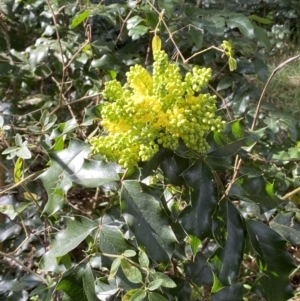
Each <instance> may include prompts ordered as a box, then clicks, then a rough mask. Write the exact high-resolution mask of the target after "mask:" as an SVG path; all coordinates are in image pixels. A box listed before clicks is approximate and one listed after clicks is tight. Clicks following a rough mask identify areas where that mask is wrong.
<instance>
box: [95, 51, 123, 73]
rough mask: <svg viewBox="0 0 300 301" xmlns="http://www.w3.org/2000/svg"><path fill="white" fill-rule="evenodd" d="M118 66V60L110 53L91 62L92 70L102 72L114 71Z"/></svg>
mask: <svg viewBox="0 0 300 301" xmlns="http://www.w3.org/2000/svg"><path fill="white" fill-rule="evenodd" d="M118 64H119V61H118V59H117V58H116V57H115V56H114V55H112V54H111V53H107V54H104V55H103V56H102V57H101V58H99V59H95V60H93V61H92V63H91V66H92V67H93V68H99V69H104V70H111V69H114V68H115V66H116V65H118Z"/></svg>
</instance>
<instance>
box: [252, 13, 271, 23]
mask: <svg viewBox="0 0 300 301" xmlns="http://www.w3.org/2000/svg"><path fill="white" fill-rule="evenodd" d="M248 18H249V19H250V20H253V21H257V22H259V23H261V24H273V23H274V22H273V21H272V20H271V19H268V18H262V17H259V16H257V15H250V16H249V17H248Z"/></svg>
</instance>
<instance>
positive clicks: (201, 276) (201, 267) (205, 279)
mask: <svg viewBox="0 0 300 301" xmlns="http://www.w3.org/2000/svg"><path fill="white" fill-rule="evenodd" d="M184 272H185V273H186V275H187V277H188V278H189V279H190V280H191V281H192V282H193V283H195V284H197V286H199V287H200V286H202V285H206V286H212V284H213V272H212V270H211V268H210V266H209V265H208V263H207V258H206V257H205V256H204V255H203V254H202V253H201V252H198V253H197V255H196V256H195V259H194V260H193V261H187V262H186V263H185V264H184Z"/></svg>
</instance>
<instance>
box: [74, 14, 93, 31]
mask: <svg viewBox="0 0 300 301" xmlns="http://www.w3.org/2000/svg"><path fill="white" fill-rule="evenodd" d="M90 14H91V12H90V11H89V10H83V11H81V12H79V13H77V14H76V15H75V16H74V17H73V18H72V19H71V24H70V26H69V28H70V29H74V28H75V27H77V26H78V25H79V24H81V23H82V22H83V21H84V20H86V19H87V18H88V17H89V15H90Z"/></svg>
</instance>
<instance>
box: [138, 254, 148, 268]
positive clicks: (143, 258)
mask: <svg viewBox="0 0 300 301" xmlns="http://www.w3.org/2000/svg"><path fill="white" fill-rule="evenodd" d="M139 263H140V265H141V267H143V268H148V267H149V258H148V256H147V254H146V253H145V252H144V251H143V250H140V251H139Z"/></svg>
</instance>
